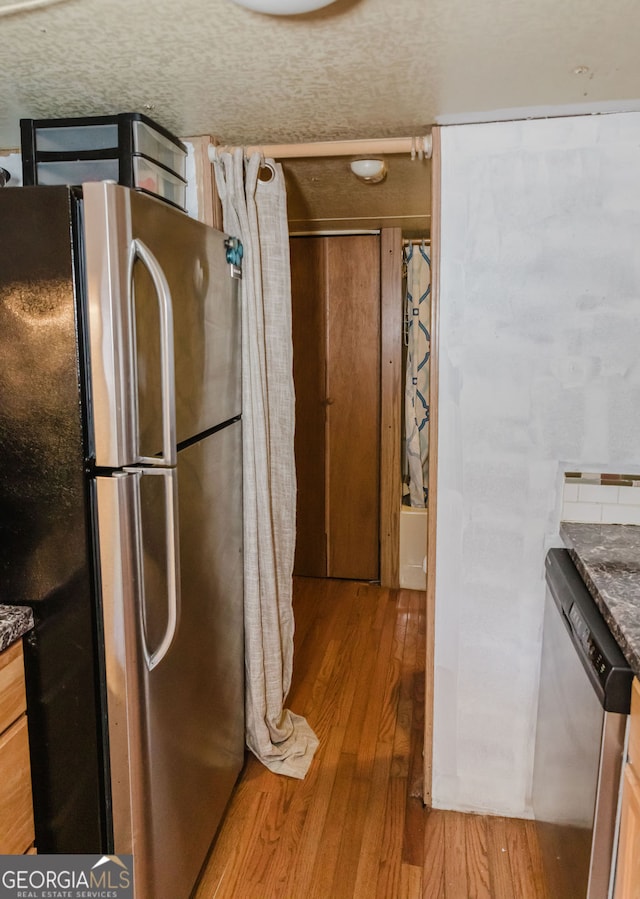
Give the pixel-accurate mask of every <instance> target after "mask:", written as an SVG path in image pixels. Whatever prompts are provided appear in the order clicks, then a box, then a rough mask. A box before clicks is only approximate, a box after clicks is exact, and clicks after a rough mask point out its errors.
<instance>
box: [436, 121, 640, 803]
mask: <svg viewBox="0 0 640 899" xmlns="http://www.w3.org/2000/svg"><path fill="white" fill-rule="evenodd" d="M442 163H443V169H442V263H441V295H440V308H441V325H440V356H441V358H440V395H439V415H440V419H439V421H440V424H439V429H440V436H439V445H438V465H439V475H438V531H437V575H436V577H437V589H436V671H435V710H434V713H435V721H434V726H435V745H434V784H433V790H434V804H435V805H436V806H438V807H443V808H456V809H471V810H487V811H492V812H497V813H500V814H507V815H515V816H518V815H523V816H528V815H530V813H531V809H530V802H529V789H530V778H531V767H532V754H533V742H534V730H535V709H536V702H537V679H538V666H539V656H540V640H541V623H542V609H543V600H544V582H543V560H544V555H545V552H546V549H547V548H548V546H550V545H552V544H558V538H557V529H558V520H559V517H560V506H561V499H562V472H563V471H564V470H578V471H580V470H586V468H587V467H590V468H591V469H592V470H596V471H603V472H604V471H611V472H616V471H625V470H626V469H629V468H630V470H632V471H634V470H637V466H638V463H640V114H638V113H627V114H618V115H610V116H588V117H580V118H566V119H548V120H537V121H524V122H506V123H496V124H490V125H463V126H456V127H450V128H445V129H443V133H442Z"/></svg>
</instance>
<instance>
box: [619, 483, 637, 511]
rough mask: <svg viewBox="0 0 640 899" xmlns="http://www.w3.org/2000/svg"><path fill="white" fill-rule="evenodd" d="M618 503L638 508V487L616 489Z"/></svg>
mask: <svg viewBox="0 0 640 899" xmlns="http://www.w3.org/2000/svg"><path fill="white" fill-rule="evenodd" d="M618 502H619V503H622V504H623V505H625V506H626V505H629V506H640V487H618Z"/></svg>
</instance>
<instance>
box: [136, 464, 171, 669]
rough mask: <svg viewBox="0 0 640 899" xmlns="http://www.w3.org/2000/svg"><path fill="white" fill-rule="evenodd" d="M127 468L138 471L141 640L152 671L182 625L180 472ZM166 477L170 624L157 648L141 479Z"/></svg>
mask: <svg viewBox="0 0 640 899" xmlns="http://www.w3.org/2000/svg"><path fill="white" fill-rule="evenodd" d="M124 471H126V472H128V473H131V474H134V475H136V477H135V494H134V508H133V515H134V528H133V533H134V542H135V555H136V566H137V570H138V582H139V584H140V588H139V601H138V614H139V616H140V640H141V644H142V651H143V654H144V660H145V664H146V666H147V669H148V670H149V671H153V669H154V668H155V667H156V666H157V665H159V664H160V662H161V661H162V660H163V659H164V657H165V656H166V655H167V653H168V652H169V649H170V648H171V644H172V643H173V640H174V638H175V635H176V631H177V629H178V617H179V614H180V555H179V549H178V474H177V472H176V470H175V469H173V468H169V469H159V468H145V469H140V468H125V469H124ZM153 476H155V477H162V478H164V497H165V551H166V566H167V568H166V577H167V624H166V628H165V632H164V635H163V637H162V639H161V640H160V643H159V644H158V646H157V647H156V648H155V649H151V648H150V647H149V646H148V644H147V633H146V626H145V609H146V596H145V588H144V583H145V578H144V535H143V528H142V506H141V496H140V485H141V479H142V478H144V477H153Z"/></svg>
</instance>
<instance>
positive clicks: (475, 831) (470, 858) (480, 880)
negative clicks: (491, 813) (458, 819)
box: [465, 815, 492, 899]
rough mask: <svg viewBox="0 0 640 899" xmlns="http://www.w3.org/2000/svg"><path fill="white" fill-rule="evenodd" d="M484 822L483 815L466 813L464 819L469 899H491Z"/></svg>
mask: <svg viewBox="0 0 640 899" xmlns="http://www.w3.org/2000/svg"><path fill="white" fill-rule="evenodd" d="M486 822H487V819H486V817H485V816H483V815H467V816H466V819H465V848H466V857H467V878H468V895H469V899H492V896H491V882H490V878H489V859H488V857H487V823H486Z"/></svg>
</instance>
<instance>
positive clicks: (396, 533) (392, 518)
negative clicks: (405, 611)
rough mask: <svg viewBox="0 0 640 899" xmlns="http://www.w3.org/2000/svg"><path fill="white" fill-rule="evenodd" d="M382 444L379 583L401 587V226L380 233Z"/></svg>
mask: <svg viewBox="0 0 640 899" xmlns="http://www.w3.org/2000/svg"><path fill="white" fill-rule="evenodd" d="M380 267H381V270H380V292H381V295H380V306H381V349H382V360H381V372H380V397H381V401H380V402H381V427H380V432H381V447H380V583H381V584H382V586H383V587H399V586H400V563H399V558H400V503H401V501H402V486H401V482H402V469H401V461H400V453H401V433H400V431H401V427H402V231H401V230H400V228H383V230H382V231H381V234H380Z"/></svg>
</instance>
